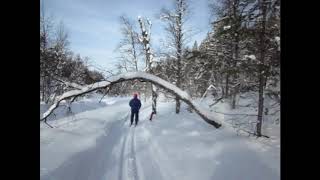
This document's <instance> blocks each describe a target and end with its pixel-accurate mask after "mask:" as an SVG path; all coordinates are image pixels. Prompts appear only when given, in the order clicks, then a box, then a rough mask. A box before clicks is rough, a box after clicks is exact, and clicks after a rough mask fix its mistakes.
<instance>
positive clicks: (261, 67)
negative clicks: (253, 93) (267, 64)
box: [257, 0, 267, 137]
mask: <svg viewBox="0 0 320 180" xmlns="http://www.w3.org/2000/svg"><path fill="white" fill-rule="evenodd" d="M261 3H262V5H261V4H260V5H261V8H262V22H261V32H260V64H259V102H258V104H259V107H258V119H257V121H258V123H257V136H258V137H261V127H262V119H263V101H264V97H263V90H264V85H265V82H264V81H265V80H264V79H265V78H264V74H265V72H264V58H265V28H266V12H267V4H266V0H263V1H262V2H261Z"/></svg>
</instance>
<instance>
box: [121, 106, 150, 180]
mask: <svg viewBox="0 0 320 180" xmlns="http://www.w3.org/2000/svg"><path fill="white" fill-rule="evenodd" d="M149 107H150V105H149V106H146V107H144V108H143V109H141V112H142V111H144V110H146V109H148V108H149ZM141 112H140V113H141ZM126 121H128V122H130V113H129V114H128V118H127V120H126ZM140 123H141V122H140ZM126 126H129V123H125V124H124V128H127V127H126ZM138 126H139V124H138V125H137V127H138ZM137 127H134V125H132V126H131V127H129V129H128V132H127V133H125V132H124V134H126V135H125V136H124V137H123V141H122V149H121V156H120V162H121V163H120V170H119V176H118V177H119V180H139V179H140V178H139V175H138V169H137V163H136V151H135V130H136V128H137Z"/></svg>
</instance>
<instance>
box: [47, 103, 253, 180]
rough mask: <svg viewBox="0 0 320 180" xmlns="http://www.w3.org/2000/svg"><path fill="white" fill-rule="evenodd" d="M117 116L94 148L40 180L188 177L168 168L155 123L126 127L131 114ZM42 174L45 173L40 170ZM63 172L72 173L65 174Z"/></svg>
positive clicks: (171, 179)
mask: <svg viewBox="0 0 320 180" xmlns="http://www.w3.org/2000/svg"><path fill="white" fill-rule="evenodd" d="M150 107H151V105H146V106H145V107H143V108H142V109H141V110H140V115H148V113H146V112H145V111H149V110H150ZM119 113H123V114H124V116H122V118H120V119H119V120H116V121H113V122H111V123H106V124H105V126H104V127H103V129H104V131H105V134H104V135H103V136H101V137H99V138H98V139H97V140H96V146H95V147H93V148H92V149H88V150H87V151H85V152H79V153H76V154H75V155H74V156H73V157H71V158H70V159H67V160H66V161H65V163H63V164H62V165H61V166H59V167H58V168H57V169H55V170H54V171H53V172H49V173H48V174H45V175H44V176H42V175H41V179H42V180H57V179H59V180H87V179H92V180H104V179H108V180H109V179H117V180H151V179H152V180H175V179H179V177H181V175H184V174H185V173H188V172H185V173H183V174H181V172H176V171H175V167H174V166H175V165H171V163H170V162H171V161H172V159H170V157H169V156H168V155H169V154H168V152H166V150H165V148H164V147H162V144H161V140H159V142H158V140H157V138H155V137H156V135H157V134H153V133H154V132H153V131H152V126H156V125H157V121H154V122H151V123H150V121H149V119H148V116H140V121H139V124H138V125H137V126H136V127H135V126H134V125H133V126H131V127H129V125H130V112H119ZM191 135H197V134H196V133H191ZM43 141H44V142H43V144H50V139H45V140H43ZM239 143H240V142H239ZM239 147H241V146H240V145H239ZM244 149H245V148H244ZM146 160H147V162H146ZM253 160H254V159H253ZM253 160H252V161H253ZM164 164H166V165H168V166H164ZM176 165H177V164H176ZM43 171H44V172H45V171H46V169H45V168H43ZM66 171H69V172H71V173H67V174H65V172H66Z"/></svg>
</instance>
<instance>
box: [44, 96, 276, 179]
mask: <svg viewBox="0 0 320 180" xmlns="http://www.w3.org/2000/svg"><path fill="white" fill-rule="evenodd" d="M128 102H129V98H127V99H126V98H123V99H119V100H118V101H117V102H115V103H114V104H110V105H108V106H106V107H101V108H98V109H95V110H90V111H86V112H83V113H78V114H76V115H75V116H76V117H74V119H75V120H74V121H71V120H70V118H62V119H59V120H58V121H55V122H51V124H52V125H53V126H55V127H57V128H54V129H50V128H45V127H40V145H41V146H40V151H41V154H40V155H41V164H40V165H41V169H40V171H41V174H40V176H41V179H42V180H89V179H90V180H105V179H106V180H150V179H152V180H176V179H184V180H191V179H203V180H213V179H217V180H220V179H221V180H222V179H223V180H235V179H237V180H256V179H259V180H273V179H274V180H278V179H280V158H279V157H280V155H279V154H280V151H279V150H280V149H277V147H276V146H269V145H266V144H263V143H260V142H257V141H253V140H250V139H248V138H247V137H241V136H237V135H236V134H235V133H234V132H233V131H231V130H229V129H228V128H223V129H214V128H213V127H212V126H210V125H208V124H207V123H205V122H203V121H202V120H201V119H200V117H199V116H198V115H196V114H195V113H189V112H187V111H186V110H185V109H186V108H183V109H182V111H181V113H180V114H179V115H177V114H175V112H174V103H159V104H158V114H157V116H155V117H154V121H152V122H150V121H149V120H148V118H149V115H150V112H151V106H150V104H145V103H144V102H142V104H143V105H142V110H141V111H140V121H139V124H138V126H136V127H134V126H131V127H129V124H130V120H129V118H130V117H129V106H128ZM278 153H279V154H278Z"/></svg>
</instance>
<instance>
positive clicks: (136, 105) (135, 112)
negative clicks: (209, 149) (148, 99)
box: [129, 93, 141, 126]
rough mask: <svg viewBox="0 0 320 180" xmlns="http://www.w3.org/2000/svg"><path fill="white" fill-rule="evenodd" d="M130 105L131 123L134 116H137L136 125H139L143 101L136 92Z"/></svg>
mask: <svg viewBox="0 0 320 180" xmlns="http://www.w3.org/2000/svg"><path fill="white" fill-rule="evenodd" d="M129 105H130V107H131V124H130V126H131V125H132V123H133V116H135V126H137V124H138V121H139V110H140V108H141V102H140V100H139V99H138V95H137V94H136V93H135V94H134V95H133V99H131V100H130V102H129Z"/></svg>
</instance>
